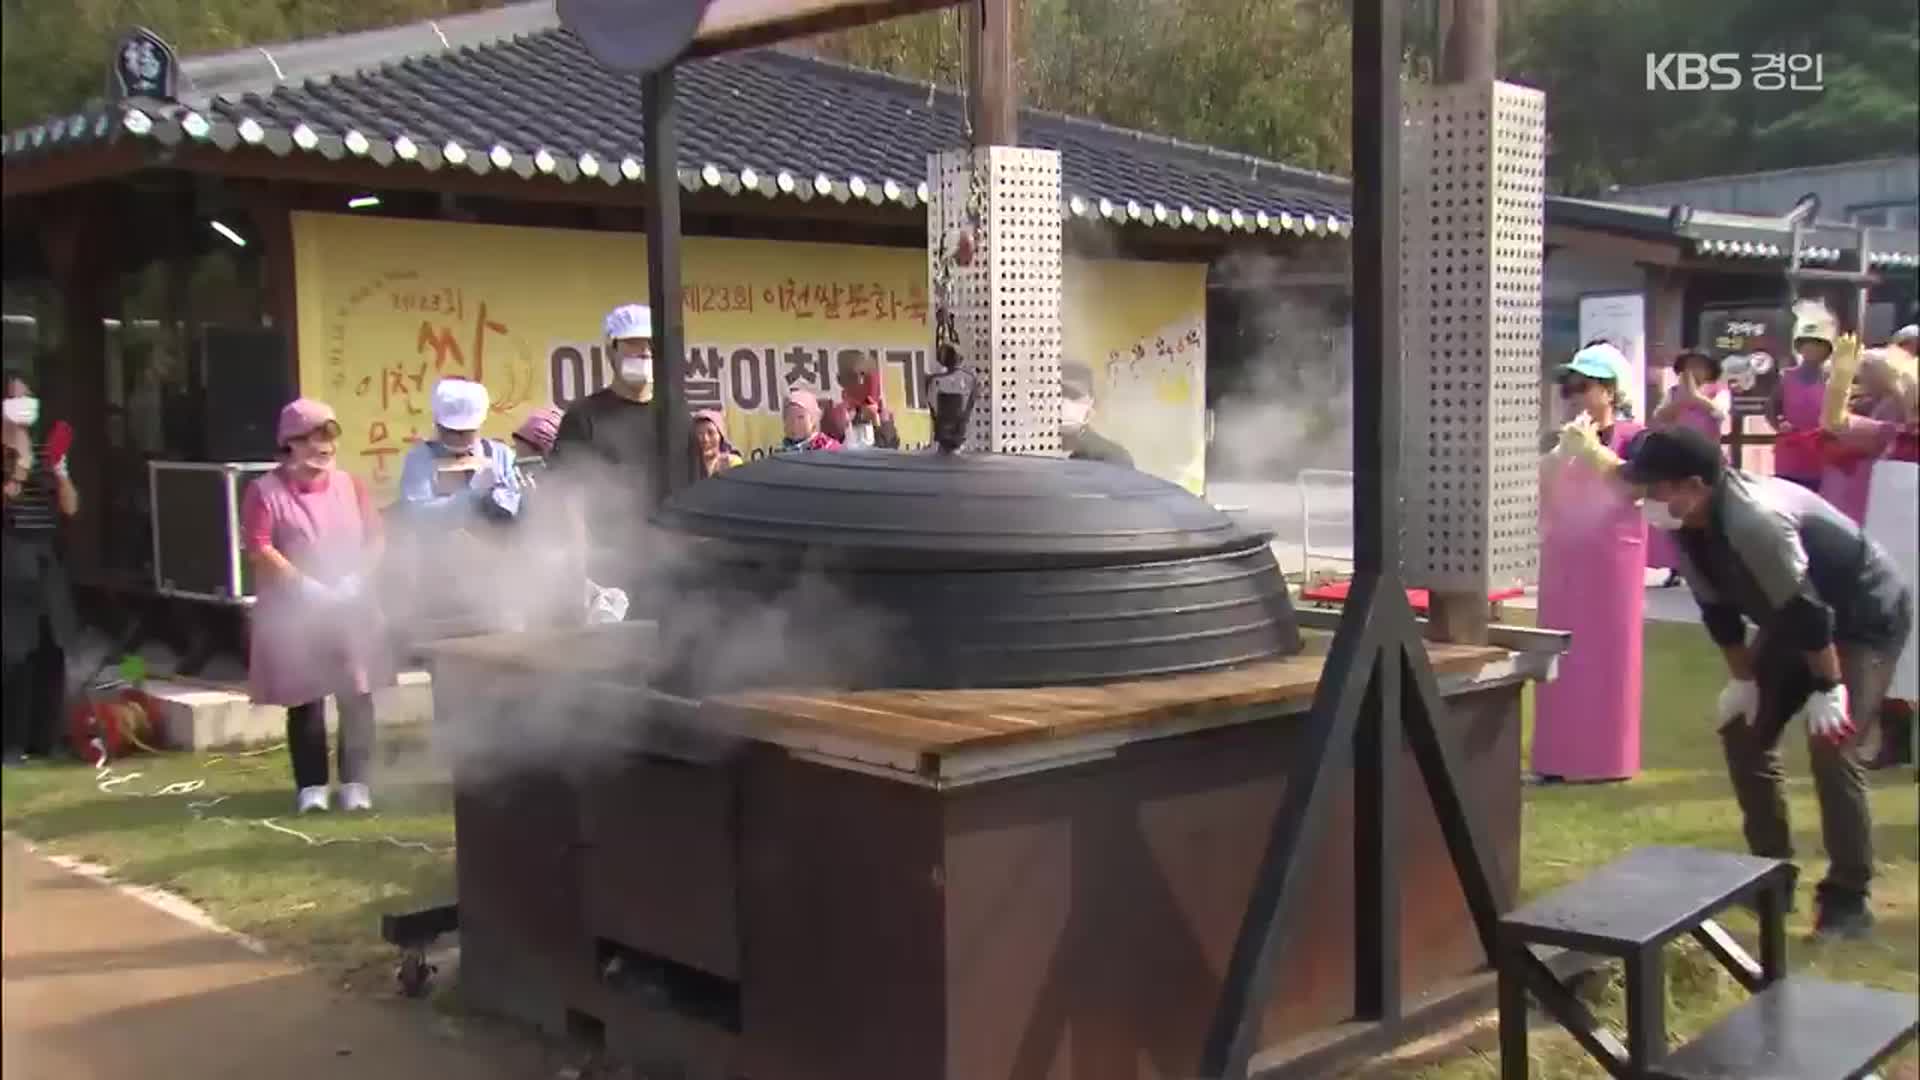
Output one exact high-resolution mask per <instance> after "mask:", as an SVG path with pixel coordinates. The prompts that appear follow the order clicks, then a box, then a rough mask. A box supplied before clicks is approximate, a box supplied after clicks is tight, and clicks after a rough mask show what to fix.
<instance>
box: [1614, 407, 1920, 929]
mask: <svg viewBox="0 0 1920 1080" xmlns="http://www.w3.org/2000/svg"><path fill="white" fill-rule="evenodd" d="M1621 478H1622V479H1624V480H1625V481H1626V482H1627V483H1629V484H1632V485H1634V486H1635V487H1636V488H1637V489H1639V490H1641V491H1642V492H1643V493H1644V494H1645V496H1646V499H1645V501H1644V502H1643V503H1642V507H1643V509H1644V512H1645V513H1646V517H1647V520H1648V523H1649V524H1651V525H1653V526H1654V527H1656V528H1661V529H1667V530H1670V531H1672V532H1673V534H1674V537H1675V539H1676V540H1677V541H1678V543H1677V544H1676V546H1677V547H1678V548H1679V550H1680V554H1681V558H1682V561H1683V563H1684V564H1685V565H1684V566H1683V567H1682V568H1681V572H1682V573H1683V574H1684V575H1685V577H1686V581H1687V584H1688V585H1689V586H1691V587H1692V589H1693V593H1694V598H1695V600H1696V601H1698V603H1699V605H1700V615H1701V620H1702V621H1703V622H1704V623H1705V624H1706V628H1707V633H1708V635H1709V636H1711V637H1712V638H1713V641H1714V643H1715V644H1717V645H1719V646H1720V649H1721V651H1722V653H1723V654H1724V655H1725V656H1726V661H1727V670H1728V673H1729V680H1728V683H1727V686H1726V688H1725V689H1724V690H1722V691H1721V693H1720V700H1719V705H1718V712H1719V722H1720V738H1721V742H1722V745H1723V748H1724V750H1725V752H1726V759H1727V771H1728V773H1729V774H1730V776H1731V777H1732V780H1733V789H1734V794H1735V796H1736V797H1737V799H1738V800H1739V803H1740V813H1741V815H1742V817H1743V818H1744V822H1745V829H1746V836H1747V845H1748V847H1749V848H1750V849H1751V850H1752V851H1753V853H1754V854H1755V855H1764V856H1767V857H1770V858H1779V859H1787V858H1792V857H1793V841H1792V834H1791V832H1790V831H1789V828H1788V823H1787V804H1786V798H1785V796H1784V795H1783V793H1782V784H1783V781H1784V776H1783V773H1782V770H1781V765H1780V752H1779V749H1778V743H1779V740H1780V734H1781V731H1782V730H1783V729H1784V728H1785V727H1786V725H1787V724H1788V723H1789V722H1790V721H1796V720H1797V721H1800V722H1802V723H1804V724H1805V725H1806V729H1807V746H1808V752H1809V756H1810V757H1811V759H1812V765H1813V783H1814V790H1815V792H1816V793H1817V794H1818V796H1819V800H1820V832H1821V839H1822V841H1823V842H1824V845H1825V847H1826V849H1827V858H1828V860H1829V866H1828V870H1827V876H1826V878H1825V879H1824V880H1823V881H1821V883H1820V886H1819V889H1818V890H1817V893H1816V896H1817V899H1818V904H1819V911H1818V915H1817V918H1816V919H1815V922H1814V933H1815V934H1833V935H1838V936H1844V937H1859V936H1862V935H1864V934H1866V933H1867V931H1868V930H1869V929H1871V927H1872V925H1873V914H1872V912H1871V911H1870V910H1869V908H1868V905H1867V888H1868V883H1869V882H1870V881H1871V880H1872V877H1873V846H1872V822H1871V820H1870V819H1869V817H1868V812H1867V785H1866V774H1865V772H1864V771H1863V769H1862V767H1861V762H1860V759H1859V747H1860V745H1861V744H1862V743H1863V742H1864V741H1865V739H1864V735H1865V734H1866V732H1865V730H1864V729H1865V728H1866V727H1867V726H1868V725H1869V724H1871V723H1872V722H1874V719H1875V718H1877V717H1878V716H1879V713H1880V703H1881V701H1882V699H1884V698H1885V696H1886V692H1887V686H1888V683H1889V681H1890V680H1891V679H1892V677H1893V666H1894V663H1895V661H1896V660H1898V658H1899V656H1900V650H1901V648H1902V647H1903V646H1904V645H1905V643H1906V638H1907V628H1908V625H1909V623H1910V622H1911V621H1912V619H1913V597H1912V594H1911V591H1910V590H1909V589H1908V588H1907V586H1906V584H1905V583H1904V582H1903V581H1902V580H1901V578H1900V571H1899V568H1898V567H1897V566H1896V565H1895V563H1894V562H1893V560H1892V558H1891V557H1889V556H1888V554H1887V553H1886V552H1885V551H1884V550H1882V549H1881V548H1880V546H1879V545H1877V544H1875V543H1874V542H1873V541H1872V540H1871V539H1869V538H1868V537H1867V536H1866V535H1865V534H1864V533H1863V532H1861V530H1860V527H1859V526H1857V525H1855V524H1854V523H1853V522H1852V521H1851V520H1849V519H1848V518H1847V516H1846V515H1845V514H1842V513H1841V512H1840V511H1839V510H1836V509H1835V508H1834V507H1833V505H1832V504H1830V503H1828V502H1827V501H1826V500H1825V499H1822V498H1821V497H1820V496H1819V495H1817V494H1815V493H1813V492H1811V491H1808V490H1807V489H1806V488H1803V487H1800V486H1798V485H1796V484H1793V483H1790V482H1788V481H1785V480H1780V479H1777V478H1775V477H1770V476H1749V475H1748V474H1746V473H1743V472H1740V471H1738V470H1735V469H1731V468H1728V467H1726V466H1725V464H1724V463H1723V460H1722V458H1721V456H1720V448H1719V446H1717V445H1715V443H1714V442H1713V440H1711V439H1709V438H1707V437H1706V436H1704V435H1702V434H1700V433H1698V432H1695V431H1692V430H1689V429H1685V428H1677V429H1672V430H1666V431H1649V432H1647V433H1645V434H1643V435H1641V436H1639V437H1638V438H1637V439H1636V440H1635V441H1634V442H1633V443H1632V444H1631V445H1630V446H1629V447H1628V449H1627V456H1626V464H1625V467H1624V468H1623V470H1622V472H1621ZM1748 623H1752V624H1753V626H1754V627H1755V632H1754V634H1753V635H1752V636H1751V637H1749V636H1748V632H1747V624H1748Z"/></svg>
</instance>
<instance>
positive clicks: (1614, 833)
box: [1397, 623, 1920, 1080]
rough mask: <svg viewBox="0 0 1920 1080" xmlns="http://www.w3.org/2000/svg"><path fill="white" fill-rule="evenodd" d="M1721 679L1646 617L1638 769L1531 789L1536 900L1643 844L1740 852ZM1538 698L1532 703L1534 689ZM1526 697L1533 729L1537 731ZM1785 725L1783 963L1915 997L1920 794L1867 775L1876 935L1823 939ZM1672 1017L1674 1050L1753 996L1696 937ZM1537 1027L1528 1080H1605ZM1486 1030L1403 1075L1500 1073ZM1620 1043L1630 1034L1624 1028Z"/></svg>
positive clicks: (1907, 1059)
mask: <svg viewBox="0 0 1920 1080" xmlns="http://www.w3.org/2000/svg"><path fill="white" fill-rule="evenodd" d="M1724 682H1725V675H1724V670H1723V668H1722V666H1721V664H1720V661H1719V655H1718V653H1717V651H1716V650H1715V649H1714V648H1713V647H1712V645H1711V644H1710V643H1709V642H1708V641H1707V637H1706V634H1705V633H1704V632H1702V631H1701V629H1700V628H1699V627H1697V626H1687V625H1679V624H1673V623H1650V624H1648V626H1647V641H1646V683H1645V695H1646V696H1645V709H1644V712H1643V716H1642V721H1641V762H1642V765H1643V766H1644V770H1643V771H1642V772H1641V774H1640V776H1639V777H1638V778H1637V779H1635V780H1634V781H1633V782H1631V783H1626V784H1597V785H1587V784H1582V785H1562V786H1553V787H1537V788H1529V789H1528V791H1527V796H1526V805H1525V810H1524V814H1525V818H1524V824H1523V828H1524V832H1523V839H1522V848H1521V864H1520V878H1521V890H1522V892H1523V893H1525V894H1526V895H1527V896H1533V895H1536V894H1539V893H1542V892H1546V891H1548V890H1551V889H1553V888H1555V887H1557V886H1560V885H1564V884H1566V883H1568V882H1570V881H1574V880H1577V879H1578V878H1580V877H1581V876H1583V875H1584V874H1585V873H1586V871H1587V870H1588V869H1590V868H1592V867H1594V866H1598V865H1599V864H1601V863H1604V862H1607V861H1608V860H1610V859H1613V858H1615V857H1617V856H1619V855H1622V854H1624V853H1626V852H1628V851H1630V850H1632V849H1633V848H1636V847H1642V846H1645V845H1649V844H1675V845H1683V846H1692V847H1702V848H1713V849H1720V850H1726V851H1744V850H1745V842H1744V840H1743V839H1742V838H1741V834H1740V814H1739V811H1738V810H1737V809H1736V808H1735V806H1734V804H1733V795H1732V791H1731V788H1730V787H1729V786H1728V782H1727V779H1726V773H1725V770H1724V766H1723V764H1722V762H1721V758H1720V750H1719V743H1718V741H1717V740H1716V738H1715V736H1714V733H1713V721H1712V719H1711V714H1712V709H1713V703H1714V699H1715V697H1716V696H1717V695H1718V694H1719V692H1720V687H1721V686H1722V685H1723V684H1724ZM1529 697H1531V695H1529ZM1531 727H1532V715H1531V701H1529V709H1528V735H1529V736H1531V734H1532V732H1531ZM1798 734H1799V730H1798V729H1794V730H1792V731H1790V732H1789V733H1788V735H1787V737H1786V738H1785V739H1784V740H1783V743H1782V745H1783V746H1784V747H1785V748H1786V751H1787V773H1788V777H1789V781H1788V789H1787V799H1788V802H1789V804H1790V806H1791V811H1792V815H1793V825H1794V847H1795V849H1796V850H1797V851H1798V852H1799V862H1800V865H1801V883H1800V895H1799V897H1798V900H1799V903H1798V908H1799V911H1798V912H1797V914H1795V915H1794V916H1792V917H1791V918H1790V919H1789V921H1788V924H1787V934H1788V938H1787V959H1788V962H1789V964H1790V965H1791V966H1792V967H1793V968H1794V969H1795V970H1803V969H1804V970H1810V971H1813V972H1816V973H1818V974H1820V975H1822V976H1824V977H1827V978H1831V979H1836V980H1843V981H1848V982H1860V983H1867V984H1871V985H1874V986H1885V987H1891V988H1893V989H1898V990H1905V991H1907V992H1909V993H1912V992H1915V991H1916V990H1920V974H1916V972H1917V971H1920V940H1916V933H1920V926H1916V914H1920V826H1917V824H1916V823H1917V821H1920V789H1917V788H1916V787H1915V785H1914V780H1913V770H1912V769H1910V768H1909V769H1895V770H1890V771H1887V772H1883V773H1879V774H1870V775H1872V776H1873V779H1872V785H1873V792H1872V803H1873V821H1874V851H1875V855H1876V856H1877V858H1878V860H1879V868H1878V877H1877V878H1876V880H1875V882H1874V909H1875V914H1876V915H1877V916H1878V918H1879V928H1878V929H1879V932H1878V934H1877V935H1876V936H1875V938H1874V939H1873V940H1871V941H1865V942H1858V943H1834V944H1815V943H1813V942H1811V941H1809V940H1808V939H1807V933H1808V931H1809V930H1811V929H1812V919H1813V900H1812V890H1813V886H1814V883H1815V882H1817V881H1818V880H1819V879H1820V875H1821V874H1822V873H1823V872H1824V871H1825V869H1826V860H1825V858H1824V857H1823V856H1822V854H1821V847H1820V815H1819V808H1818V805H1817V804H1816V802H1815V801H1814V795H1813V781H1812V780H1811V778H1810V774H1809V773H1808V771H1807V760H1806V758H1807V754H1806V745H1805V741H1804V739H1802V738H1798V737H1797V736H1798ZM1725 923H1726V925H1727V927H1728V929H1730V930H1732V931H1733V932H1734V933H1735V934H1736V935H1737V936H1739V937H1740V938H1742V939H1743V940H1744V941H1745V942H1746V943H1747V944H1748V946H1749V947H1750V948H1757V945H1756V944H1755V943H1756V940H1757V939H1756V936H1755V934H1754V922H1753V920H1752V919H1751V918H1750V917H1748V916H1747V915H1745V914H1744V913H1741V914H1735V915H1731V916H1728V917H1727V918H1726V920H1725ZM1615 967H1616V972H1615V976H1616V981H1615V982H1613V983H1611V984H1609V985H1608V986H1607V987H1606V988H1605V990H1604V991H1603V992H1602V994H1601V996H1600V998H1599V999H1598V1000H1597V1001H1592V1002H1590V1004H1593V1005H1595V1011H1596V1012H1599V1013H1600V1014H1601V1015H1603V1016H1606V1017H1608V1018H1609V1019H1611V1020H1612V1021H1614V1022H1615V1030H1616V1033H1622V1034H1623V1033H1624V1030H1625V1029H1624V1025H1621V1024H1619V1019H1620V1009H1619V1006H1620V994H1619V989H1620V988H1619V983H1618V981H1617V977H1618V972H1617V965H1616V966H1615ZM1667 979H1668V1010H1669V1012H1668V1018H1669V1019H1668V1022H1669V1026H1670V1027H1671V1029H1672V1031H1673V1034H1674V1036H1675V1041H1676V1043H1677V1042H1678V1041H1680V1040H1683V1039H1685V1038H1686V1037H1687V1036H1689V1035H1691V1034H1693V1033H1696V1032H1698V1031H1700V1030H1702V1029H1703V1028H1705V1027H1706V1026H1708V1025H1709V1024H1710V1023H1711V1022H1712V1021H1713V1020H1714V1019H1716V1018H1717V1017H1719V1016H1720V1015H1722V1014H1723V1013H1724V1012H1726V1011H1727V1010H1728V1009H1730V1008H1732V1007H1733V1006H1734V1005H1736V1004H1737V1003H1739V1002H1740V1001H1741V1000H1742V999H1743V998H1744V997H1745V996H1746V994H1745V991H1744V990H1742V989H1741V988H1740V987H1739V986H1738V985H1737V984H1735V983H1734V982H1733V980H1732V979H1731V978H1729V977H1727V976H1726V975H1725V974H1724V973H1723V972H1722V971H1721V969H1720V967H1719V965H1718V964H1717V963H1715V962H1714V960H1713V959H1712V958H1711V957H1709V956H1707V954H1706V953H1705V952H1704V951H1702V950H1700V949H1698V948H1697V947H1695V946H1694V945H1693V943H1692V942H1691V941H1688V942H1686V943H1685V944H1684V946H1679V947H1670V951H1669V961H1668V974H1667ZM1550 1027H1551V1025H1550V1024H1549V1025H1547V1026H1545V1027H1542V1028H1539V1029H1536V1031H1535V1033H1534V1035H1533V1038H1532V1039H1531V1041H1530V1044H1529V1045H1530V1047H1531V1049H1532V1057H1533V1075H1534V1076H1539V1077H1550V1078H1555V1080H1558V1078H1559V1077H1589V1076H1591V1077H1601V1076H1605V1075H1606V1074H1605V1073H1604V1072H1603V1071H1602V1070H1601V1069H1600V1068H1599V1066H1597V1065H1595V1064H1593V1063H1592V1061H1591V1060H1590V1059H1588V1058H1587V1057H1586V1056H1585V1053H1584V1051H1582V1050H1581V1049H1580V1048H1579V1047H1578V1046H1576V1045H1574V1043H1573V1040H1572V1039H1570V1038H1567V1037H1565V1036H1564V1035H1561V1034H1559V1033H1558V1031H1557V1029H1553V1030H1551V1031H1550V1030H1548V1029H1549V1028H1550ZM1492 1036H1493V1032H1492V1030H1491V1028H1490V1027H1489V1029H1488V1030H1487V1031H1486V1032H1485V1033H1484V1035H1483V1036H1482V1037H1480V1038H1476V1039H1475V1040H1473V1046H1472V1048H1471V1049H1470V1050H1469V1051H1468V1052H1467V1053H1465V1054H1460V1055H1455V1056H1453V1057H1452V1058H1451V1059H1449V1060H1445V1061H1442V1062H1437V1063H1434V1064H1431V1065H1426V1066H1409V1067H1407V1068H1405V1069H1402V1070H1400V1071H1399V1072H1398V1074H1397V1075H1401V1076H1407V1077H1415V1078H1418V1080H1469V1078H1476V1080H1477V1078H1483V1077H1484V1078H1493V1077H1498V1076H1499V1074H1500V1070H1499V1057H1498V1051H1497V1044H1496V1042H1495V1040H1494V1039H1493V1037H1492ZM1623 1037H1624V1034H1623ZM1915 1061H1916V1057H1915V1053H1914V1052H1913V1051H1912V1050H1909V1051H1907V1052H1906V1053H1905V1054H1903V1055H1901V1056H1900V1057H1899V1058H1897V1059H1896V1062H1895V1064H1893V1065H1891V1066H1889V1067H1887V1068H1886V1069H1884V1070H1883V1073H1884V1074H1886V1075H1890V1076H1903V1077H1909V1078H1911V1077H1914V1076H1916V1075H1920V1071H1917V1070H1916V1068H1915Z"/></svg>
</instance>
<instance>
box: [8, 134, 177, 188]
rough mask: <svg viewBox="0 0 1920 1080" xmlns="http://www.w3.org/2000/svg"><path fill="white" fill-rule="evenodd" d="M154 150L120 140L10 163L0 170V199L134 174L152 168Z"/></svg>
mask: <svg viewBox="0 0 1920 1080" xmlns="http://www.w3.org/2000/svg"><path fill="white" fill-rule="evenodd" d="M157 147H158V144H155V143H142V142H139V141H136V140H132V139H122V140H120V141H119V142H112V143H97V144H95V145H93V146H88V147H84V148H81V149H78V150H56V151H53V152H51V153H48V154H46V155H44V156H40V157H26V158H24V159H20V160H10V161H8V162H7V164H6V167H5V168H4V169H0V198H5V199H6V200H7V201H8V202H11V201H13V200H14V199H17V198H24V197H27V196H31V195H45V194H47V193H49V192H54V191H66V190H69V189H72V188H76V187H80V186H82V185H85V184H91V183H94V182H96V181H99V180H108V179H112V178H114V177H119V176H125V175H126V174H128V173H132V172H138V171H140V170H141V169H145V168H148V167H150V166H152V165H153V163H154V154H153V150H155V149H156V148H157Z"/></svg>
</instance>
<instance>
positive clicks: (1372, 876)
mask: <svg viewBox="0 0 1920 1080" xmlns="http://www.w3.org/2000/svg"><path fill="white" fill-rule="evenodd" d="M1401 7H1402V5H1401V3H1400V2H1399V0H1384V2H1379V3H1359V4H1355V5H1354V15H1353V19H1354V23H1353V94H1354V96H1353V121H1352V124H1353V128H1352V130H1353V200H1354V201H1353V214H1354V222H1355V224H1356V225H1357V226H1358V228H1357V229H1356V230H1355V234H1356V235H1355V240H1356V241H1357V242H1356V243H1355V244H1354V247H1353V290H1354V316H1353V465H1354V468H1353V472H1354V489H1353V500H1354V502H1353V515H1354V537H1353V547H1354V551H1353V554H1354V574H1355V577H1356V578H1371V579H1376V580H1379V579H1381V578H1383V577H1384V580H1383V581H1382V582H1381V587H1382V588H1391V589H1399V588H1400V587H1401V586H1400V451H1401V446H1400V442H1401V439H1400V434H1401V419H1400V402H1401V392H1402V380H1403V378H1404V375H1403V372H1402V366H1403V365H1402V363H1401V356H1400V349H1401V344H1400V152H1401V133H1400V52H1401V41H1400V19H1401ZM1389 603H1391V604H1394V605H1398V604H1400V603H1402V601H1400V600H1399V598H1398V597H1395V598H1393V599H1392V600H1391V601H1389ZM1396 629H1398V627H1396ZM1395 640H1397V638H1396V639H1395ZM1373 663H1374V664H1375V665H1376V670H1375V673H1374V676H1373V679H1372V686H1371V688H1370V692H1369V693H1368V694H1367V697H1366V701H1365V704H1364V705H1363V706H1362V708H1361V712H1360V716H1359V726H1358V729H1357V730H1356V731H1355V733H1354V744H1353V753H1354V760H1353V765H1354V834H1353V844H1354V921H1353V922H1354V925H1353V929H1354V999H1355V1000H1354V1008H1355V1011H1356V1013H1357V1014H1358V1015H1359V1016H1360V1017H1361V1018H1363V1019H1376V1020H1382V1021H1386V1022H1389V1023H1391V1022H1393V1021H1395V1020H1398V1019H1399V1017H1400V878H1399V873H1398V870H1399V865H1398V863H1399V857H1398V853H1397V851H1396V844H1395V839H1396V837H1397V836H1398V833H1399V805H1400V802H1399V799H1398V798H1397V797H1396V796H1397V795H1398V792H1399V787H1400V782H1399V773H1400V770H1399V768H1398V766H1399V763H1400V752H1401V730H1400V712H1401V707H1402V703H1401V697H1400V694H1401V684H1400V655H1399V652H1398V650H1397V649H1393V648H1388V649H1386V650H1384V651H1383V652H1381V653H1380V654H1379V656H1378V657H1377V658H1375V659H1374V660H1373ZM1327 675H1328V677H1333V675H1334V673H1333V672H1332V671H1331V670H1330V671H1328V672H1327Z"/></svg>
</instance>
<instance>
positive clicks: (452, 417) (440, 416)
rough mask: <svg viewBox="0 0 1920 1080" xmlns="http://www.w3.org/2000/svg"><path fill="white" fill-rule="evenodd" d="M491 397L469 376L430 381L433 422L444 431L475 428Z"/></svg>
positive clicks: (483, 421) (484, 413)
mask: <svg viewBox="0 0 1920 1080" xmlns="http://www.w3.org/2000/svg"><path fill="white" fill-rule="evenodd" d="M492 404H493V399H492V398H491V397H490V396H489V395H488V394H487V388H486V387H485V386H483V385H481V384H480V383H477V382H474V381H473V380H471V379H441V380H440V381H439V382H437V383H434V384H433V422H434V423H435V424H438V425H439V426H441V427H443V428H446V429H447V430H448V431H478V430H480V425H481V424H484V423H486V421H487V409H488V408H489V407H491V406H492Z"/></svg>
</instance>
